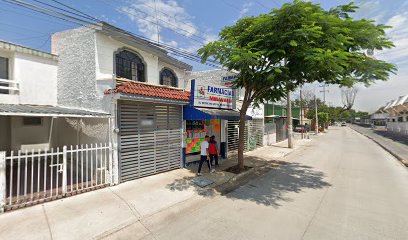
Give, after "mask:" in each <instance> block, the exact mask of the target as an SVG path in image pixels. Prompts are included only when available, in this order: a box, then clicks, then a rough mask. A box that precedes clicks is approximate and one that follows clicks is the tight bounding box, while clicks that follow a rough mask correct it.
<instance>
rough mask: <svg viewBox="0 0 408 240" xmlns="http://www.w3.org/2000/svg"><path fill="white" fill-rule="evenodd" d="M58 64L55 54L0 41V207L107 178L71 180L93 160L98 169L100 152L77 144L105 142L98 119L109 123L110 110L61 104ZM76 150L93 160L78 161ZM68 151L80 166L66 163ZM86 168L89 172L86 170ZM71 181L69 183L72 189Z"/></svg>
mask: <svg viewBox="0 0 408 240" xmlns="http://www.w3.org/2000/svg"><path fill="white" fill-rule="evenodd" d="M58 64H59V59H58V56H57V55H55V54H50V53H46V52H42V51H38V50H35V49H31V48H28V47H24V46H20V45H16V44H13V43H8V42H0V133H1V134H0V165H1V166H3V168H1V171H0V181H1V182H0V186H1V187H3V189H0V210H1V209H4V208H5V206H7V207H10V208H12V207H18V206H21V205H24V204H25V203H27V202H31V203H32V202H35V201H40V200H44V199H52V198H55V197H57V196H61V195H65V194H68V193H69V192H70V193H73V192H74V191H80V190H84V189H85V188H86V189H88V188H93V187H96V186H97V185H101V184H104V183H105V182H106V179H103V181H102V177H101V176H102V175H100V179H99V181H98V183H96V182H92V183H91V184H86V185H85V186H83V185H81V184H80V183H88V181H89V180H91V181H93V180H94V178H93V177H92V176H93V175H94V172H92V173H89V174H88V175H86V176H85V175H84V174H82V173H81V174H79V175H76V176H77V179H76V182H74V181H73V175H74V174H76V173H78V169H79V168H78V166H79V165H80V168H82V167H83V168H86V167H85V166H90V165H92V167H95V172H96V168H97V167H99V168H100V166H101V165H100V162H99V163H97V159H98V158H99V156H96V154H95V152H93V153H91V152H90V151H91V150H89V151H88V150H83V149H82V148H81V147H80V146H75V145H78V144H95V143H101V141H100V138H102V139H104V138H105V137H106V136H108V132H107V131H101V128H100V127H99V125H98V124H96V122H100V121H104V122H106V123H107V122H108V121H107V119H108V114H107V113H104V112H101V111H90V110H85V109H81V108H77V107H67V106H65V105H64V104H60V99H59V96H60V95H59V94H58V88H59V86H58V85H59V83H58V81H57V75H58ZM76 97H78V96H76ZM101 136H103V137H101ZM104 143H106V144H107V142H106V141H105V142H104ZM71 145H74V146H75V147H72V148H70V151H67V146H71ZM64 146H65V147H64ZM101 149H102V147H101V145H99V150H101ZM73 151H81V153H83V152H86V154H88V155H87V156H90V157H91V159H93V158H92V157H95V158H94V162H91V163H89V164H90V165H87V162H86V163H81V164H79V162H78V160H77V159H76V160H74V158H75V157H74V156H73ZM69 154H70V155H69ZM68 155H69V156H70V157H71V159H70V163H71V164H73V163H74V161H77V162H76V163H77V164H76V165H75V166H76V168H75V167H74V166H73V165H71V166H66V164H67V163H68V160H67V158H66V157H67V156H68ZM98 155H102V154H101V153H99V154H98ZM63 158H64V159H63ZM64 163H65V165H64ZM63 166H65V167H64V170H63V171H62V168H63ZM92 167H91V168H92ZM106 171H107V168H104V170H99V173H101V174H102V173H103V175H104V176H105V175H107V172H106ZM84 172H85V173H88V171H87V170H85V171H84ZM84 172H83V173H84ZM63 175H64V177H63ZM68 178H69V181H67V179H68ZM104 178H105V177H104ZM62 179H64V181H62ZM4 181H6V183H4ZM74 184H76V186H75V189H74V188H73V187H72V186H73V185H74ZM79 185H81V186H80V187H79ZM63 186H64V187H63ZM67 186H71V188H70V191H69V190H68V189H67ZM5 193H6V194H5ZM40 193H41V194H40Z"/></svg>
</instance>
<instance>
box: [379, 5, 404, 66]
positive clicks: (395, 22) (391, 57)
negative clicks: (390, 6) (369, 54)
mask: <svg viewBox="0 0 408 240" xmlns="http://www.w3.org/2000/svg"><path fill="white" fill-rule="evenodd" d="M407 14H408V12H403V13H401V14H397V15H394V16H392V17H391V18H390V19H388V21H387V23H386V25H388V26H392V28H391V29H388V30H387V31H386V33H387V35H388V36H389V37H390V38H391V40H392V41H393V42H394V44H395V48H392V49H389V50H385V51H383V52H380V53H379V54H377V55H376V57H377V58H379V59H383V60H386V61H390V62H393V63H396V64H398V65H399V66H402V65H405V64H404V63H406V60H407V57H408V28H407V26H408V18H407V17H406V16H407Z"/></svg>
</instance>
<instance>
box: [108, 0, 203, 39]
mask: <svg viewBox="0 0 408 240" xmlns="http://www.w3.org/2000/svg"><path fill="white" fill-rule="evenodd" d="M102 1H103V2H104V3H106V4H107V5H110V6H112V5H111V4H109V3H107V0H102ZM113 1H116V2H118V0H113ZM128 8H130V9H132V10H135V11H137V12H140V13H143V14H145V15H146V16H150V17H153V18H155V17H154V16H152V15H150V14H148V13H146V12H144V11H142V10H140V9H137V8H135V7H128ZM115 10H116V11H118V12H121V13H125V14H130V15H132V16H134V17H136V18H138V19H141V20H143V21H146V22H150V23H152V24H157V22H154V21H151V20H148V19H146V18H142V17H141V16H139V15H137V14H135V13H133V12H130V11H126V10H124V9H119V8H115ZM158 20H159V21H161V22H163V23H166V24H168V25H170V26H172V27H174V28H175V29H178V30H181V31H183V32H185V33H186V34H188V35H190V36H195V37H196V38H199V39H201V40H203V42H202V41H199V40H196V39H194V38H192V37H190V36H188V35H185V34H182V33H180V32H178V31H176V30H175V29H172V28H171V27H168V26H165V25H163V24H161V25H160V26H161V27H164V28H167V29H169V30H171V31H173V32H175V33H177V34H180V35H182V36H184V37H187V38H189V39H192V40H194V41H196V42H198V43H200V44H203V43H204V44H206V43H207V42H208V40H207V39H205V38H203V37H201V36H200V35H197V34H195V33H192V32H189V31H187V30H185V29H183V28H180V27H179V26H177V25H175V24H173V23H171V22H168V21H165V20H163V19H160V18H158Z"/></svg>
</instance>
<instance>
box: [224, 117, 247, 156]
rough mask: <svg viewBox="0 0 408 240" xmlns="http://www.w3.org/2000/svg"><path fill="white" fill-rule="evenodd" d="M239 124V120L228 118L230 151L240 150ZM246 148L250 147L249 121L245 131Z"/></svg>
mask: <svg viewBox="0 0 408 240" xmlns="http://www.w3.org/2000/svg"><path fill="white" fill-rule="evenodd" d="M238 126H239V120H228V126H227V127H228V130H227V134H228V135H227V149H228V152H232V151H238ZM244 139H245V140H244V144H245V145H244V150H245V151H247V149H248V121H247V122H246V124H245V132H244Z"/></svg>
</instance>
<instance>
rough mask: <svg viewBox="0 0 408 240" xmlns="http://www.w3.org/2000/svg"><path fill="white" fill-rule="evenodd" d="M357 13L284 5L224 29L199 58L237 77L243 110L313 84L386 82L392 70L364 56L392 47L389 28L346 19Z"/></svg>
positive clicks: (349, 6) (299, 3)
mask: <svg viewBox="0 0 408 240" xmlns="http://www.w3.org/2000/svg"><path fill="white" fill-rule="evenodd" d="M356 9H357V7H356V6H355V5H354V4H353V3H350V4H347V5H341V6H338V7H336V8H333V9H330V10H325V9H323V8H322V7H321V6H320V5H319V4H313V3H311V2H304V1H294V2H292V3H286V4H284V5H283V6H282V7H281V8H280V9H273V10H272V11H271V12H270V13H268V14H262V15H259V16H257V17H245V18H242V19H240V20H239V21H237V22H236V24H235V25H233V26H229V27H225V28H224V29H223V30H222V31H221V32H220V34H219V37H220V39H219V40H217V41H214V42H211V43H209V44H207V45H205V46H204V47H202V48H201V49H200V50H199V54H200V55H201V56H202V60H203V61H206V60H207V59H209V58H211V59H213V60H217V61H219V62H220V63H221V64H222V65H223V66H224V67H226V68H228V69H229V70H236V71H238V72H239V75H238V76H237V78H236V80H235V85H236V86H237V87H244V88H245V89H246V93H245V96H244V104H245V103H246V102H249V104H250V103H251V102H253V101H255V102H264V101H266V100H278V99H281V98H282V97H283V96H285V95H286V93H287V91H288V90H294V89H295V88H296V87H298V86H300V85H303V84H305V83H311V82H314V81H318V82H325V83H328V84H340V85H342V86H351V85H353V84H355V83H357V82H358V83H363V84H366V85H369V84H371V83H372V82H373V81H375V80H387V79H388V77H389V75H390V74H391V73H394V72H395V71H396V68H395V66H394V65H392V64H390V63H387V62H385V61H381V60H377V59H375V58H373V57H371V56H369V55H368V54H367V52H372V51H374V50H383V49H385V48H391V47H393V46H394V45H393V43H392V42H391V41H390V40H389V39H388V38H387V36H386V35H385V29H387V28H388V27H387V26H384V25H377V24H375V23H374V21H371V20H366V19H361V20H355V19H353V18H351V17H350V13H353V12H354V11H356Z"/></svg>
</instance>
